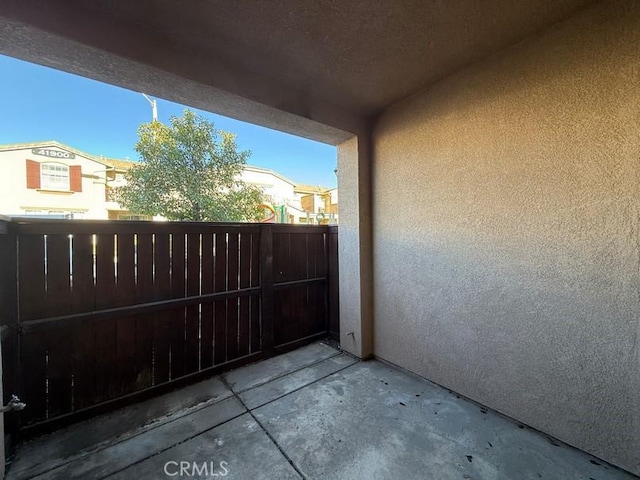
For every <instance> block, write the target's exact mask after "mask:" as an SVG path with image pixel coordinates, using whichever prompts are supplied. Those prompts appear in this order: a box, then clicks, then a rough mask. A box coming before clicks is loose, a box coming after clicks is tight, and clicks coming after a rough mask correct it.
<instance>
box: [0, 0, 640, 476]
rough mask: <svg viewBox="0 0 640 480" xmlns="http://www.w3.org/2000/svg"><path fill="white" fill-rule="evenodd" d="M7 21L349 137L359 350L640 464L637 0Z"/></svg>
mask: <svg viewBox="0 0 640 480" xmlns="http://www.w3.org/2000/svg"><path fill="white" fill-rule="evenodd" d="M0 18H2V23H3V33H2V35H0V52H1V53H3V54H7V55H11V56H14V57H18V58H22V59H25V60H30V61H33V62H36V63H40V64H44V65H48V66H51V67H54V68H58V69H61V70H65V71H69V72H73V73H76V74H79V75H84V76H87V77H91V78H94V79H98V80H102V81H105V82H108V83H112V84H116V85H120V86H123V87H127V88H131V89H134V90H136V91H145V92H148V93H149V94H153V95H155V96H158V97H162V98H166V99H170V100H174V101H179V102H181V103H185V104H189V105H193V106H196V107H198V108H202V109H205V110H209V111H213V112H216V113H220V114H223V115H227V116H232V117H234V118H237V119H240V120H245V121H250V122H254V123H258V124H261V125H264V126H267V127H270V128H275V129H279V130H282V131H285V132H288V133H291V134H296V135H300V136H303V137H306V138H311V139H314V140H317V141H321V142H325V143H329V144H333V145H337V147H338V187H339V188H340V227H339V258H340V335H341V338H340V343H341V346H342V348H343V349H345V350H347V351H348V352H351V353H353V354H354V355H357V356H359V357H362V358H367V357H371V356H375V357H377V358H380V359H383V360H386V361H388V362H391V363H393V364H395V365H399V366H401V367H403V368H405V369H407V370H410V371H412V372H415V373H416V374H419V375H421V376H423V377H426V378H428V379H430V380H432V381H434V382H436V383H438V384H440V385H442V386H444V387H446V388H448V389H451V390H453V391H455V392H457V393H459V394H460V395H463V396H466V397H469V398H471V399H473V400H475V401H476V402H479V403H480V404H482V405H485V406H487V407H490V408H492V409H494V410H495V411H497V412H500V413H502V414H504V415H506V416H508V417H511V418H513V419H515V420H516V421H518V422H521V423H522V424H524V425H528V426H529V427H531V428H534V429H537V430H540V431H543V432H545V433H547V434H549V435H551V436H552V437H554V438H556V439H559V440H561V441H564V442H566V443H568V444H570V445H572V446H574V447H578V448H580V449H583V450H585V451H587V452H589V453H591V454H593V455H595V456H597V457H599V458H600V459H604V460H606V461H608V462H611V463H613V464H614V465H617V466H619V467H621V468H623V469H625V470H628V471H630V472H633V473H634V474H636V475H640V455H639V454H638V452H640V408H639V402H638V399H639V398H640V375H639V374H638V372H640V341H639V338H640V296H639V295H638V292H639V291H640V269H639V265H640V242H639V240H638V238H639V237H640V195H638V185H639V184H640V168H639V160H638V159H639V158H640V135H639V134H638V131H639V120H638V119H639V113H638V112H639V111H640V107H639V105H640V74H639V72H640V2H638V1H636V0H526V1H525V0H519V1H513V0H486V1H477V0H459V1H456V2H443V1H441V2H427V1H425V2H402V1H397V2H378V3H376V2H371V1H369V0H353V1H350V2H344V3H343V2H297V1H290V0H289V1H287V0H284V1H280V2H221V3H219V4H218V3H216V5H215V7H211V6H210V5H209V4H208V3H207V2H198V3H196V4H193V5H191V4H190V5H189V7H188V8H185V6H184V2H155V3H154V5H153V14H150V11H149V6H148V5H147V4H146V3H136V2H125V1H122V0H116V1H111V2H108V4H106V3H105V2H73V3H69V2H49V1H46V0H33V1H29V2H18V1H11V2H8V4H7V6H6V8H3V10H2V13H0ZM78 25H82V28H78ZM132 27H135V28H132ZM203 32H206V34H203ZM24 161H25V159H24V158H22V167H21V170H22V172H24V168H25V167H24ZM18 163H20V162H16V164H18ZM21 181H23V182H26V177H24V178H22V180H21ZM43 195H44V194H43ZM71 195H76V194H75V193H73V194H71ZM372 451H373V450H372ZM373 452H374V453H372V454H371V455H375V451H373ZM462 461H464V459H463V460H462ZM469 461H471V460H469ZM594 461H595V460H594Z"/></svg>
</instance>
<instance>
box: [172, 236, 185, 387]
mask: <svg viewBox="0 0 640 480" xmlns="http://www.w3.org/2000/svg"><path fill="white" fill-rule="evenodd" d="M184 237H185V234H184V233H179V232H178V233H173V234H172V235H171V294H172V296H173V297H174V298H180V297H184V296H185V255H186V253H185V238H184ZM184 317H185V308H184V307H183V308H178V309H174V310H172V311H171V316H170V317H169V318H170V323H171V378H172V379H173V378H178V377H181V376H182V375H184V328H185V318H184Z"/></svg>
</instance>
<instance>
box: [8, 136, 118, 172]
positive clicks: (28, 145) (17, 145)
mask: <svg viewBox="0 0 640 480" xmlns="http://www.w3.org/2000/svg"><path fill="white" fill-rule="evenodd" d="M36 147H39V148H43V147H58V148H61V149H63V150H68V151H69V152H71V153H75V154H76V155H80V156H81V157H85V158H88V159H89V160H93V161H94V162H97V163H101V164H102V165H106V166H111V165H109V164H108V163H107V161H106V159H105V158H102V157H97V156H95V155H91V154H90V153H87V152H83V151H82V150H78V149H77V148H73V147H70V146H69V145H65V144H64V143H60V142H58V141H56V140H46V141H44V142H27V143H10V144H7V145H0V152H5V151H10V150H22V149H26V148H36Z"/></svg>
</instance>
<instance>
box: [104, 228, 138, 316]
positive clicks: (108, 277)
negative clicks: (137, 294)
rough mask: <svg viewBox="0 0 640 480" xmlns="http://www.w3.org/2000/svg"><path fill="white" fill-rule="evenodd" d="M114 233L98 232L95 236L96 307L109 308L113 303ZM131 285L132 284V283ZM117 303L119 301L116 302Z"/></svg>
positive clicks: (114, 280) (114, 285)
mask: <svg viewBox="0 0 640 480" xmlns="http://www.w3.org/2000/svg"><path fill="white" fill-rule="evenodd" d="M114 242H115V239H114V235H113V234H100V235H96V236H95V251H96V279H95V299H96V308H97V309H102V308H109V307H111V306H113V305H114V299H115V293H116V277H115V265H114V258H115V250H114ZM118 243H119V245H118V247H119V248H118V254H119V255H118V256H119V257H120V253H121V252H120V235H118ZM120 270H121V267H120V258H118V275H119V276H120V275H121V271H120ZM132 287H133V285H132ZM118 304H119V303H118Z"/></svg>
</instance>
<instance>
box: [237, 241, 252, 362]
mask: <svg viewBox="0 0 640 480" xmlns="http://www.w3.org/2000/svg"><path fill="white" fill-rule="evenodd" d="M239 261H240V265H239V278H240V283H239V286H240V288H248V287H249V286H250V284H251V234H246V233H243V234H240V255H239ZM238 302H239V305H238V356H244V355H248V354H249V352H250V350H251V348H250V347H251V345H250V331H251V318H250V316H249V305H250V303H251V298H249V297H242V298H239V299H238Z"/></svg>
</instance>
